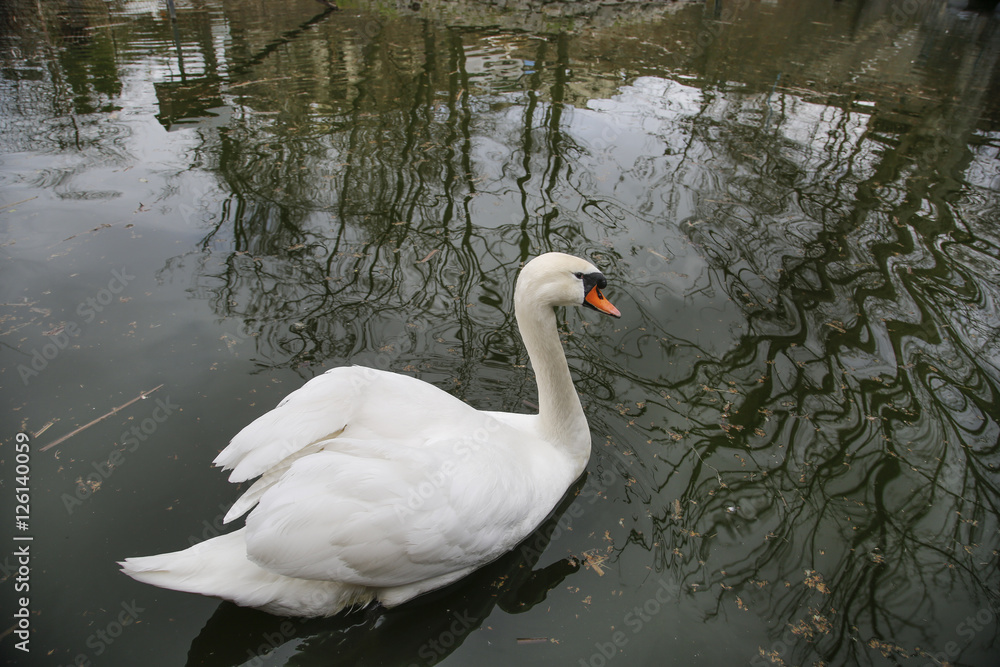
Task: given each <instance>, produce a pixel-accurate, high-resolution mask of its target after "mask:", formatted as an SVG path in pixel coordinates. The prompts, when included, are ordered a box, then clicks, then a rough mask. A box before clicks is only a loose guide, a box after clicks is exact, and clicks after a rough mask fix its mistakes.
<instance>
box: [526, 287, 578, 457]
mask: <svg viewBox="0 0 1000 667" xmlns="http://www.w3.org/2000/svg"><path fill="white" fill-rule="evenodd" d="M514 314H515V316H516V317H517V324H518V328H519V329H520V330H521V338H522V339H523V340H524V347H525V348H526V349H527V351H528V358H529V359H531V365H532V368H534V370H535V378H536V381H537V382H538V418H539V432H540V435H541V436H542V437H543V438H545V439H546V440H547V441H548V442H551V443H552V444H554V445H555V446H556V447H558V448H559V449H561V450H562V451H564V452H565V453H566V454H567V455H569V456H570V457H571V458H572V459H573V460H575V461H578V462H579V463H580V464H581V472H582V470H583V466H585V465H586V462H587V459H588V458H590V428H589V427H588V426H587V417H586V416H585V415H584V413H583V408H582V407H581V405H580V397H579V395H578V394H577V392H576V387H575V386H573V377H572V376H571V375H570V372H569V365H568V364H567V363H566V354H565V352H563V346H562V342H561V341H560V340H559V332H558V330H557V329H556V315H555V311H554V310H553V309H552V308H551V307H549V306H540V305H538V304H537V303H531V302H530V300H529V299H517V298H515V304H514Z"/></svg>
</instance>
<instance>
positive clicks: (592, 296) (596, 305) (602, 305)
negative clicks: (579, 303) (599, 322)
mask: <svg viewBox="0 0 1000 667" xmlns="http://www.w3.org/2000/svg"><path fill="white" fill-rule="evenodd" d="M583 301H584V303H586V304H587V305H589V306H590V307H591V308H593V309H594V310H599V311H601V312H602V313H607V314H608V315H610V316H611V317H621V316H622V314H621V312H619V310H618V309H617V308H615V307H614V306H613V305H612V304H611V302H610V301H608V300H607V299H605V298H604V295H603V294H602V293H601V290H600V289H598V287H597V286H596V285H595V286H594V287H593V289H591V290H590V292H589V293H588V294H587V296H586V297H585V298H584V300H583Z"/></svg>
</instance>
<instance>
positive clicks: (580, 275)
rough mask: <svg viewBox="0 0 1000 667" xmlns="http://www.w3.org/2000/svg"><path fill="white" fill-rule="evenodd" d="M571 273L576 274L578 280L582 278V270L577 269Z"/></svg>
mask: <svg viewBox="0 0 1000 667" xmlns="http://www.w3.org/2000/svg"><path fill="white" fill-rule="evenodd" d="M573 275H574V276H576V277H577V278H579V279H580V280H583V272H582V271H577V272H576V273H574V274H573Z"/></svg>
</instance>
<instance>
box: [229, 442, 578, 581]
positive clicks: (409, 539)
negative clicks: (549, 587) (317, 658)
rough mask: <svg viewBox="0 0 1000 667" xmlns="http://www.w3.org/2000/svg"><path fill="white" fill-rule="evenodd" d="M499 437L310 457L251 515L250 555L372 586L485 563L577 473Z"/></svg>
mask: <svg viewBox="0 0 1000 667" xmlns="http://www.w3.org/2000/svg"><path fill="white" fill-rule="evenodd" d="M493 435H494V438H493V440H502V442H496V441H494V442H490V441H487V442H485V443H483V444H480V445H477V444H476V443H475V442H473V441H471V440H457V439H456V440H451V441H448V440H437V441H433V442H423V443H420V444H414V443H413V442H412V441H411V442H409V443H402V442H399V443H393V444H392V446H391V447H388V446H384V445H379V444H376V443H373V442H370V441H350V442H349V441H348V440H347V439H342V441H341V442H340V444H339V445H338V448H337V450H336V451H323V452H319V453H316V454H312V455H309V456H306V457H303V458H301V459H299V460H298V461H296V462H295V463H294V464H292V466H291V467H290V468H289V470H288V471H287V473H286V474H285V475H284V476H283V477H282V478H281V480H280V481H278V482H277V483H276V484H274V485H273V486H272V487H271V488H270V489H268V490H267V491H266V492H265V493H264V494H263V496H262V497H261V499H260V504H259V505H258V506H257V507H256V508H255V509H254V511H253V512H251V513H250V515H249V517H248V518H247V533H246V543H247V554H248V556H249V557H250V559H251V560H252V561H253V562H254V563H256V564H257V565H260V566H261V567H264V568H266V569H268V570H270V571H272V572H276V573H279V574H283V575H287V576H291V577H298V578H305V579H320V580H334V581H342V582H345V583H351V584H358V585H364V586H372V587H390V586H402V585H407V584H411V583H414V582H419V581H423V580H426V579H430V578H433V577H439V576H442V575H445V574H448V573H451V572H455V571H457V570H462V569H465V568H470V567H478V566H480V565H483V564H485V563H487V562H489V561H491V560H493V559H495V558H497V557H498V556H500V555H501V554H503V553H505V552H506V551H508V550H509V549H511V548H513V547H514V546H515V545H516V544H517V543H518V542H519V541H520V540H522V539H523V538H524V537H525V536H526V535H527V534H528V533H529V532H530V531H531V530H532V529H534V528H535V526H537V525H538V524H539V523H540V522H541V520H542V519H543V518H544V517H545V516H546V515H547V514H548V512H549V511H550V510H551V509H552V507H554V506H555V504H556V502H558V500H559V495H560V494H561V493H562V492H563V491H564V490H565V488H566V487H567V486H568V484H569V483H570V482H571V481H572V480H552V479H544V481H543V479H540V478H539V477H538V476H537V475H535V474H532V471H533V470H539V469H541V470H553V469H565V468H566V466H565V462H563V463H562V465H560V464H559V463H558V462H557V461H550V460H548V459H547V458H546V457H549V458H552V457H553V456H558V455H557V454H555V453H554V452H552V451H551V450H549V449H547V448H539V449H541V450H542V451H543V452H544V453H542V454H533V453H532V452H531V451H530V450H531V449H535V448H532V447H530V445H531V444H534V443H530V442H525V441H524V438H523V436H520V435H517V436H515V437H516V438H521V440H520V442H517V443H512V442H510V441H509V440H508V438H509V437H510V436H511V435H512V434H511V433H510V432H508V430H507V429H506V428H499V429H498V430H497V431H496V432H495V433H494V434H493ZM529 440H530V438H529ZM536 451H538V450H536ZM512 457H515V458H512ZM499 470H503V471H504V472H503V474H502V475H500V474H496V472H495V471H499ZM543 478H544V476H543Z"/></svg>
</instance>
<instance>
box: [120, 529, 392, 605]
mask: <svg viewBox="0 0 1000 667" xmlns="http://www.w3.org/2000/svg"><path fill="white" fill-rule="evenodd" d="M245 530H246V529H240V530H238V531H236V532H234V533H229V534H226V535H220V536H219V537H214V538H212V539H210V540H206V541H204V542H200V543H198V544H196V545H194V546H192V547H190V548H188V549H185V550H184V551H175V552H173V553H166V554H159V555H156V556H142V557H138V558H126V559H125V560H124V561H121V562H120V563H119V565H121V566H122V572H124V573H125V574H127V575H128V576H130V577H132V578H133V579H135V580H136V581H141V582H143V583H146V584H152V585H153V586H159V587H160V588H169V589H172V590H175V591H184V592H186V593H199V594H201V595H211V596H215V597H220V598H223V599H225V600H231V601H232V602H235V603H236V604H238V605H241V606H243V607H257V608H260V609H263V610H264V611H267V612H270V613H272V614H279V615H282V616H332V615H334V614H336V613H337V612H339V611H341V610H342V609H345V608H347V607H351V606H354V605H364V604H367V603H368V602H370V601H371V600H372V599H373V596H374V595H373V594H374V591H372V590H371V589H369V588H366V587H364V586H354V585H351V584H342V583H339V582H335V581H313V580H308V579H296V578H294V577H287V576H284V575H280V574H275V573H274V572H270V571H268V570H265V569H264V568H262V567H259V566H257V565H255V564H254V563H252V562H251V561H250V560H249V559H248V558H247V553H246V541H245V539H244V532H245Z"/></svg>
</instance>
